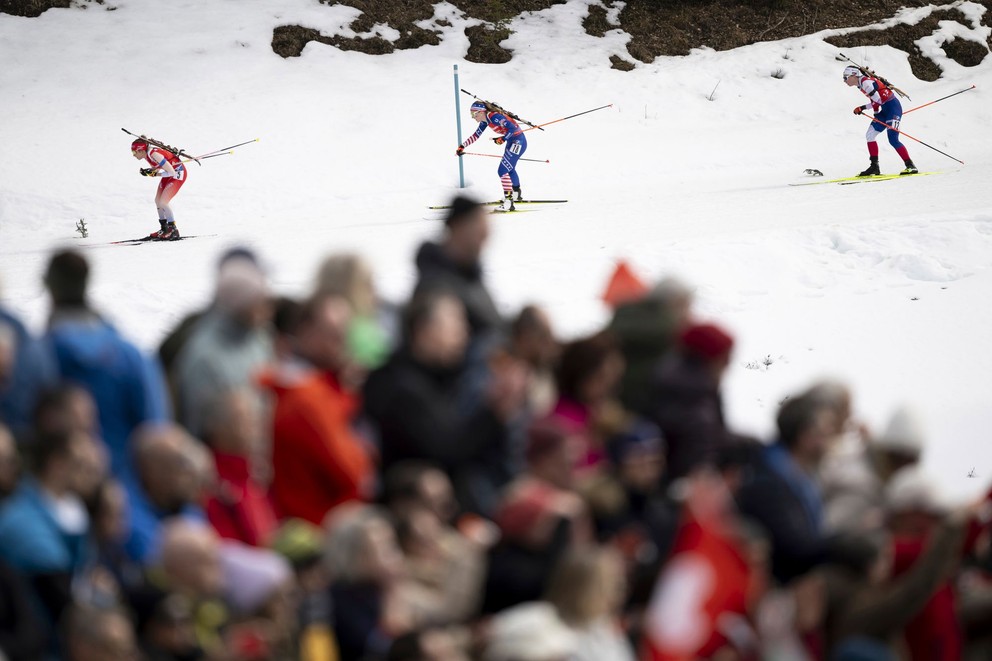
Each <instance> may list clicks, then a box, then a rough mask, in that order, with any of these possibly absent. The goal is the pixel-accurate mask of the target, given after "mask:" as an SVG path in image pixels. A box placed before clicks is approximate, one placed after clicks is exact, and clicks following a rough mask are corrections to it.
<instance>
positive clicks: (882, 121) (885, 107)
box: [844, 66, 918, 177]
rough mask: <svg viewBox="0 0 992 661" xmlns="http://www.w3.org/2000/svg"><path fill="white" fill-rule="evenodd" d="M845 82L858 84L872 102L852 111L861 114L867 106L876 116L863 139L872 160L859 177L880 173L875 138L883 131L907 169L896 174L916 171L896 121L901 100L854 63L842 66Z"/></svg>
mask: <svg viewBox="0 0 992 661" xmlns="http://www.w3.org/2000/svg"><path fill="white" fill-rule="evenodd" d="M844 82H845V83H847V85H848V86H850V87H854V86H857V88H858V89H859V90H861V93H862V94H864V95H865V96H867V97H868V100H869V101H870V102H871V103H866V104H865V105H863V106H858V107H857V108H855V109H854V114H855V115H861V114H864V113H865V112H867V111H868V110H874V111H875V120H876V121H874V122H872V123H871V124H870V125H869V126H868V132H867V133H865V139H866V140H867V141H868V157H869V158H870V159H871V164H870V165H869V166H868V169H867V170H865V171H864V172H862V173H861V174H859V175H858V176H859V177H870V176H872V175H876V174H881V173H882V171H881V170H880V169H879V167H878V143H877V142H875V139H876V138H877V137H878V136H879V135H881V133H882V131H886V132H887V133H888V137H889V144H890V145H892V148H893V149H895V150H896V153H898V154H899V156H900V157H901V158H902V160H903V163H905V165H906V169H905V170H903V171H902V172H900V173H899V174H916V173H917V172H918V170H917V169H916V166H915V165H913V161H912V159H910V158H909V150H908V149H906V147H905V146H904V145H903V144H902V142H900V141H899V131H898V130H897V129H898V128H899V122H900V121H901V120H902V104H901V103H899V98H898V97H897V96H896V94H895V92H893V91H892V90H891V89H889V87H888V86H887V85H886V84H885V83H883V82H882V81H880V80H879V79H877V78H872V77H871V76H866V75H864V74H863V73H861V70H860V69H858V68H857V67H853V66H849V67H846V68H845V69H844Z"/></svg>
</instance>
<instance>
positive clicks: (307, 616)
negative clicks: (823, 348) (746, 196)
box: [0, 197, 992, 661]
mask: <svg viewBox="0 0 992 661" xmlns="http://www.w3.org/2000/svg"><path fill="white" fill-rule="evenodd" d="M488 234H489V214H488V213H487V211H486V209H485V207H482V206H480V205H478V204H476V203H474V202H472V201H471V200H468V199H465V198H460V197H459V198H456V199H455V200H454V201H453V205H452V207H451V210H450V212H449V213H448V215H447V217H446V219H445V222H444V228H443V231H442V234H441V236H440V238H439V239H438V240H437V241H429V242H426V243H424V244H423V245H422V246H420V248H419V250H418V251H417V253H416V267H417V271H418V281H417V284H416V287H415V290H414V291H413V293H412V296H411V298H410V300H409V301H407V302H405V304H403V305H392V304H389V303H387V302H385V301H383V300H381V299H380V297H379V296H378V294H377V292H376V288H375V283H374V278H373V275H374V274H373V273H372V271H371V269H370V267H369V265H368V264H367V263H366V262H365V261H363V259H362V258H361V257H359V256H357V255H353V254H339V255H333V256H330V257H328V258H327V259H326V261H324V263H323V264H322V265H321V267H320V270H319V272H318V273H317V274H316V278H315V280H314V282H313V286H312V291H311V293H310V294H309V295H308V296H307V297H306V298H305V299H302V300H295V299H290V298H285V297H278V296H274V295H273V294H272V292H271V291H270V289H269V286H268V282H267V277H266V272H265V269H264V268H263V266H262V265H261V263H260V261H259V259H258V257H257V256H256V255H255V254H254V253H253V252H252V251H250V250H247V249H235V250H231V251H229V252H227V253H226V254H225V255H224V256H223V257H222V259H221V260H220V262H219V264H218V269H217V272H216V287H215V295H214V298H213V300H212V301H211V302H210V303H209V305H208V306H207V307H206V308H204V309H203V310H200V311H197V312H196V313H194V314H191V315H189V316H188V317H187V318H186V319H183V320H182V321H181V322H180V323H179V324H177V325H176V327H175V328H174V329H172V330H171V332H170V333H169V334H168V337H166V339H165V340H164V341H163V342H162V344H161V346H160V349H159V351H158V353H157V355H147V354H145V353H143V352H142V351H141V350H139V349H138V348H136V346H135V345H134V344H132V342H131V341H129V340H128V339H127V338H125V337H123V336H122V335H121V334H120V333H119V332H118V331H117V330H116V329H115V328H114V326H113V325H112V324H111V323H110V322H109V321H108V318H106V317H104V316H103V312H104V311H102V310H98V309H94V307H92V305H91V303H90V300H89V298H88V297H87V283H88V279H89V264H88V261H87V259H86V258H85V257H84V256H83V254H81V253H80V252H78V251H74V250H62V251H59V252H57V253H55V254H54V255H53V256H52V257H51V259H50V261H49V263H48V266H47V269H46V271H45V274H44V284H45V287H46V289H47V292H48V294H49V297H50V300H51V313H50V316H49V318H48V323H47V326H46V328H45V329H44V330H43V332H42V333H41V334H40V335H36V334H33V333H31V332H29V331H28V330H27V329H26V328H25V327H24V325H23V324H22V323H20V322H19V321H18V320H17V319H16V318H14V317H13V316H12V315H10V314H8V313H7V312H5V311H3V310H2V309H0V659H4V660H9V661H34V660H44V661H47V660H49V659H52V660H56V659H64V660H66V661H109V660H136V659H147V660H149V661H169V660H175V661H192V660H196V659H204V660H209V661H221V660H229V661H261V660H273V661H284V660H290V659H293V660H296V659H300V660H303V661H336V660H339V659H340V660H344V661H362V660H369V661H374V660H384V661H428V660H429V661H449V660H450V661H457V660H463V659H484V660H485V661H567V660H580V661H614V660H615V661H628V660H633V659H634V658H639V659H644V660H657V661H661V660H672V661H676V660H686V661H688V660H692V659H714V660H719V661H749V660H757V659H772V660H781V661H818V660H831V661H834V660H840V661H842V660H851V661H853V660H866V661H871V660H878V661H882V660H894V659H912V660H913V661H953V660H956V659H976V660H978V659H985V660H987V659H990V658H992V582H990V580H989V578H990V576H992V574H990V572H992V562H990V548H989V547H990V528H989V521H990V518H992V507H990V500H992V492H990V495H989V497H987V498H986V499H983V500H981V501H980V502H976V503H974V504H971V505H969V506H953V507H952V506H949V505H948V504H947V503H945V502H944V500H943V499H942V498H941V496H940V493H939V491H938V490H936V489H935V488H934V487H933V485H932V484H931V482H930V481H929V479H928V477H927V475H926V474H925V473H924V472H923V471H922V470H921V468H920V466H919V462H920V456H921V453H922V452H923V450H924V447H925V446H926V445H927V439H926V438H925V437H924V436H925V432H924V431H923V427H922V425H921V424H920V422H919V420H918V419H917V416H916V415H915V413H914V411H913V410H911V409H908V408H904V409H901V410H899V411H896V412H894V414H893V415H892V419H891V421H890V423H889V424H888V426H887V427H886V428H885V429H883V430H881V431H880V432H878V433H871V432H870V431H869V430H867V429H865V428H864V426H863V425H860V424H859V423H858V422H857V421H856V420H855V419H854V418H853V411H855V410H856V408H855V406H854V402H852V394H851V391H850V390H849V388H848V387H847V386H846V385H845V384H842V383H837V382H831V381H824V382H820V383H812V384H809V387H808V388H807V389H806V390H805V391H803V392H796V393H793V394H791V395H790V396H789V397H787V398H786V399H785V400H784V401H783V402H781V404H780V406H779V408H778V410H777V414H776V428H777V434H775V435H774V437H772V438H767V439H754V438H748V437H746V436H742V435H740V434H738V433H735V431H734V430H733V429H729V428H728V426H727V424H726V422H725V419H724V416H723V412H722V402H721V379H722V377H723V374H724V372H725V370H726V369H727V367H728V365H729V364H730V362H731V360H732V356H733V346H734V340H733V337H732V336H731V334H730V333H729V332H728V331H727V330H725V329H724V328H722V327H721V326H720V325H719V324H718V323H711V322H709V321H706V320H701V319H699V318H697V316H696V315H695V313H694V309H693V291H692V289H691V288H690V287H689V286H687V285H685V284H684V283H682V282H679V281H677V280H675V279H671V278H668V279H665V280H663V281H662V282H660V283H658V284H657V285H656V286H654V287H653V288H650V289H648V290H647V291H644V292H642V293H640V294H638V295H636V296H631V297H629V298H628V299H626V300H614V301H612V303H613V316H612V319H611V321H610V322H609V324H608V326H607V327H605V328H603V329H601V330H600V331H599V332H596V333H594V334H591V335H589V336H586V337H579V338H575V339H571V340H570V341H567V342H566V341H562V340H561V339H560V336H559V335H558V333H557V332H556V329H554V328H553V327H552V324H551V322H550V321H549V317H548V315H547V314H546V312H545V311H544V310H542V309H541V308H540V307H538V306H527V307H525V308H523V309H522V310H520V311H519V312H518V313H517V314H516V315H515V316H513V317H512V318H506V317H504V315H503V314H501V313H500V310H499V308H498V306H497V305H496V304H495V303H494V301H493V298H492V296H491V294H490V291H489V288H488V286H487V283H486V280H485V277H484V273H485V271H484V268H483V266H482V259H483V253H484V248H485V245H486V242H487V237H488ZM106 312H107V313H108V315H109V316H110V317H113V315H114V310H107V311H106Z"/></svg>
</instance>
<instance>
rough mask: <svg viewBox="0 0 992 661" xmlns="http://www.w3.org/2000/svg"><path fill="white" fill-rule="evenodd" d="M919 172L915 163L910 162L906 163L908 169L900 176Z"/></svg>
mask: <svg viewBox="0 0 992 661" xmlns="http://www.w3.org/2000/svg"><path fill="white" fill-rule="evenodd" d="M918 172H919V170H917V169H916V166H915V165H913V161H911V160H910V161H906V169H905V170H903V171H902V172H900V173H899V174H917V173H918Z"/></svg>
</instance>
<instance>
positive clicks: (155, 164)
mask: <svg viewBox="0 0 992 661" xmlns="http://www.w3.org/2000/svg"><path fill="white" fill-rule="evenodd" d="M131 155H133V156H134V157H135V158H136V159H138V160H139V161H140V160H141V159H144V160H146V161H148V163H149V164H150V165H151V166H152V167H150V168H141V170H140V172H141V174H142V176H145V177H161V178H162V181H161V182H160V183H159V185H158V191H157V192H156V193H155V207H156V208H157V209H158V223H159V226H160V229H159V230H158V231H157V232H152V233H151V235H149V238H150V239H152V240H155V241H175V240H177V239H179V238H180V237H179V228H177V227H176V219H175V217H174V216H173V215H172V208H171V207H170V206H169V202H171V201H172V198H174V197H175V196H176V193H178V192H179V189H180V188H182V185H183V183H185V181H186V166H185V165H183V163H182V161H181V160H180V159H179V157H178V156H176V155H175V154H173V153H172V152H171V151H169V150H167V149H163V148H162V147H156V146H154V145H153V146H151V148H149V145H148V142H147V141H145V140H142V139H141V138H138V139H137V140H135V141H134V142H132V143H131Z"/></svg>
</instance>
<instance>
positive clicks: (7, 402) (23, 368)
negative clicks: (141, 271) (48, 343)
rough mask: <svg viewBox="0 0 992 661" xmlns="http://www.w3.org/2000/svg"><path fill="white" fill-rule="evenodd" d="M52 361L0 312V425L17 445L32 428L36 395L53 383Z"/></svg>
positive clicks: (13, 320) (14, 320) (18, 325)
mask: <svg viewBox="0 0 992 661" xmlns="http://www.w3.org/2000/svg"><path fill="white" fill-rule="evenodd" d="M56 378H57V374H56V368H55V360H54V357H53V356H52V354H51V353H50V352H49V351H46V348H45V346H44V345H43V344H42V343H41V342H40V341H38V339H37V338H34V337H32V336H31V334H30V333H28V330H27V328H25V326H24V324H22V323H21V322H20V321H18V319H17V318H16V317H14V316H13V315H12V314H10V313H9V312H7V311H6V310H4V309H3V308H0V422H3V423H4V424H6V425H7V426H8V427H9V428H10V430H11V432H12V433H13V434H14V437H15V438H16V439H17V440H18V442H19V444H23V443H24V440H25V438H26V436H27V433H28V431H29V430H30V428H31V411H32V410H33V409H34V404H35V401H36V400H37V398H38V394H39V393H40V392H41V391H42V390H43V389H44V388H46V387H48V386H50V385H52V384H54V383H55V380H56Z"/></svg>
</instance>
